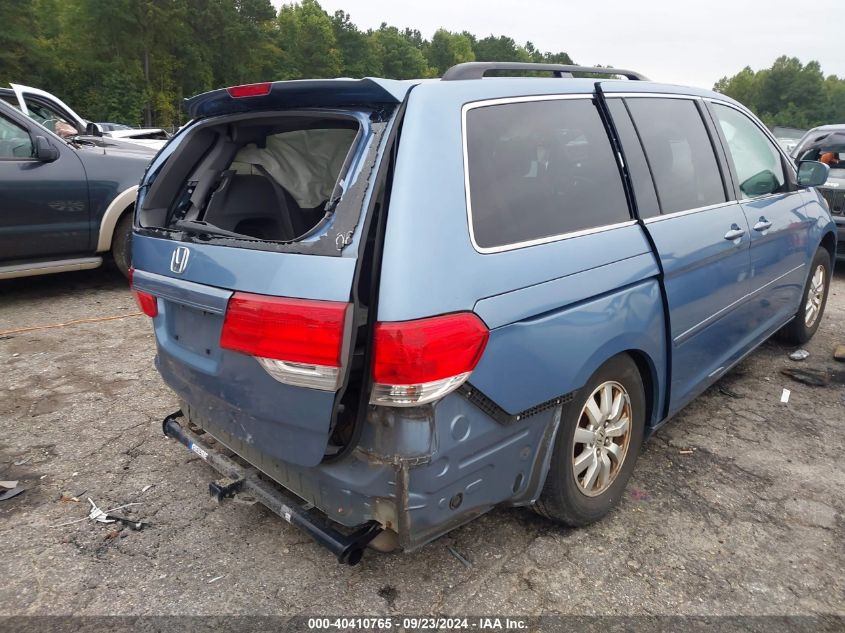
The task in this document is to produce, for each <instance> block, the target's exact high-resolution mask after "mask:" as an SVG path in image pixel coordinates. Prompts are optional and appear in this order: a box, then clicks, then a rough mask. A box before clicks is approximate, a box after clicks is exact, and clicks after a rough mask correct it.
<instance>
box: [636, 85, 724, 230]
mask: <svg viewBox="0 0 845 633" xmlns="http://www.w3.org/2000/svg"><path fill="white" fill-rule="evenodd" d="M627 105H628V109H629V110H630V112H631V116H632V117H633V119H634V124H635V125H636V127H637V131H638V132H639V135H640V138H641V139H642V142H643V146H644V147H645V152H646V156H647V157H648V162H649V166H650V167H651V173H652V174H654V182H655V184H656V185H657V195H658V198H659V200H660V209H661V211H662V212H663V213H674V212H676V211H686V210H687V209H695V208H698V207H706V206H709V205H711V204H718V203H720V202H725V201H726V199H727V198H726V196H725V189H724V186H723V184H722V176H721V174H720V173H719V166H718V164H717V163H716V156H715V154H714V153H713V145H712V143H711V142H710V137H709V135H708V134H707V129H706V128H705V127H704V121H703V120H702V119H701V114H700V113H699V111H698V108H697V107H696V105H695V103H693V102H692V101H691V100H689V99H657V98H655V99H652V98H637V99H628V100H627Z"/></svg>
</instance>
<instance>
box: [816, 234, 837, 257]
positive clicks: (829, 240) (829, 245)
mask: <svg viewBox="0 0 845 633" xmlns="http://www.w3.org/2000/svg"><path fill="white" fill-rule="evenodd" d="M819 246H820V247H821V248H823V249H825V250H826V251H827V252H828V253H830V259H831V260H835V259H836V233H834V232H833V231H827V232H826V233H825V234H824V235H823V236H822V241H821V242H820V244H819Z"/></svg>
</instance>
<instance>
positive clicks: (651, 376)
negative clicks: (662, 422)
mask: <svg viewBox="0 0 845 633" xmlns="http://www.w3.org/2000/svg"><path fill="white" fill-rule="evenodd" d="M623 353H624V354H627V355H628V356H630V357H631V360H633V361H634V364H635V365H636V366H637V371H639V372H640V379H641V380H642V381H643V393H644V394H645V407H646V410H645V425H644V428H645V431H646V433H648V432H649V431H650V430H651V429H653V428H654V427H655V426H656V425H657V422H658V421H659V418H658V415H657V412H658V402H659V401H660V394H659V392H658V385H659V384H660V383H659V381H658V378H657V367H656V366H655V364H654V361H653V360H652V358H651V357H650V356H649V355H648V354H647V353H646V352H644V351H643V350H641V349H628V350H625V351H624V352H623Z"/></svg>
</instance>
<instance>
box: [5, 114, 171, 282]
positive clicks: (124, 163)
mask: <svg viewBox="0 0 845 633" xmlns="http://www.w3.org/2000/svg"><path fill="white" fill-rule="evenodd" d="M155 153H156V152H155V150H153V149H150V148H147V147H143V146H140V145H137V144H135V143H127V142H124V141H120V140H117V139H108V138H103V139H98V140H97V144H94V143H93V142H89V141H86V140H85V139H84V138H82V137H79V138H76V139H73V140H71V141H65V140H63V139H62V138H60V137H58V136H56V135H55V134H53V133H52V132H51V131H50V130H48V129H47V128H45V127H43V126H42V125H40V124H38V123H36V122H35V121H34V120H33V119H31V118H29V117H27V116H24V115H23V114H22V113H21V112H20V111H19V110H17V109H16V108H13V107H11V106H9V105H7V104H6V103H4V102H2V101H0V279H9V278H12V277H27V276H30V275H42V274H47V273H54V272H63V271H69V270H82V269H87V268H96V267H97V266H99V265H100V264H102V261H103V257H104V256H105V255H107V254H110V255H111V256H112V257H113V259H114V261H115V263H116V264H117V266H118V268H119V269H120V270H121V271H123V272H124V274H126V273H128V270H129V263H130V260H131V246H132V244H131V241H130V236H131V233H132V209H133V208H134V204H135V195H136V192H137V190H138V183H139V182H140V180H141V176H142V175H143V173H144V169H146V167H147V165H148V164H149V163H150V160H151V159H152V158H153V156H154V155H155Z"/></svg>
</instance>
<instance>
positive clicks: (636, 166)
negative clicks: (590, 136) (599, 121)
mask: <svg viewBox="0 0 845 633" xmlns="http://www.w3.org/2000/svg"><path fill="white" fill-rule="evenodd" d="M607 106H608V108H609V109H610V114H611V116H613V123H614V125H615V126H616V132H617V134H619V142H620V143H622V151H623V152H625V160H626V161H627V163H628V173H629V174H630V175H631V180H632V181H633V186H634V195H635V196H636V197H637V210H638V211H639V213H640V217H641V218H650V217H652V216H655V215H660V206H659V205H658V203H657V195H656V194H655V192H654V183H653V182H652V180H651V173H650V172H649V170H648V163H646V160H645V154H643V148H642V145H640V139H639V138H637V131H636V130H635V129H634V124H633V123H632V122H631V116H630V115H629V114H628V110H627V108H625V104H624V103H622V100H621V99H609V100H608V102H607Z"/></svg>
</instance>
